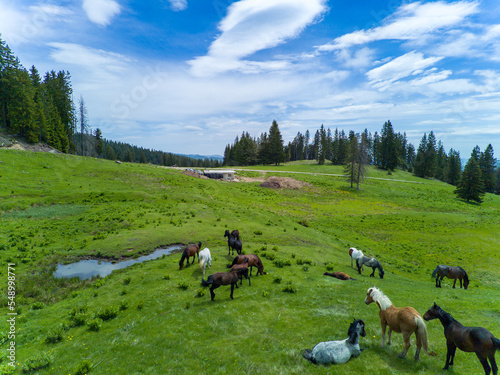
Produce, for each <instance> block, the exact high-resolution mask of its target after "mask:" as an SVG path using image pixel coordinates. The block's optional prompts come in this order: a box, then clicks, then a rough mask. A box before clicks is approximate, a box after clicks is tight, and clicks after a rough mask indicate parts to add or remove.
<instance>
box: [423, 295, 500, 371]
mask: <svg viewBox="0 0 500 375" xmlns="http://www.w3.org/2000/svg"><path fill="white" fill-rule="evenodd" d="M424 319H425V320H432V319H439V320H440V321H441V324H442V325H443V327H444V337H446V346H447V348H448V350H447V352H446V364H445V365H444V368H443V370H448V367H450V366H453V359H455V351H456V350H457V348H458V349H460V350H462V351H464V352H475V353H476V355H477V358H478V359H479V362H481V364H482V365H483V368H484V372H485V374H486V375H489V374H490V372H491V370H493V375H497V374H498V367H497V364H496V362H495V352H496V350H497V349H498V350H500V340H499V339H497V338H495V336H493V335H492V334H491V333H490V331H488V330H487V329H486V328H482V327H465V326H463V325H462V324H460V323H459V322H458V321H456V320H455V319H454V318H453V317H452V316H451V315H450V314H449V313H447V312H446V311H444V310H443V309H442V308H441V307H439V306H438V305H436V303H435V302H434V306H432V307H431V308H430V309H429V310H427V312H426V313H425V314H424ZM488 359H489V360H490V363H491V367H490V365H489V364H488Z"/></svg>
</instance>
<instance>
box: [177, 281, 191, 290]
mask: <svg viewBox="0 0 500 375" xmlns="http://www.w3.org/2000/svg"><path fill="white" fill-rule="evenodd" d="M177 286H178V287H179V289H182V290H186V289H188V288H189V284H188V283H187V282H185V281H181V282H180V283H179V284H177Z"/></svg>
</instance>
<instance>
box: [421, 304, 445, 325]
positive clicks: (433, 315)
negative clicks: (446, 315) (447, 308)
mask: <svg viewBox="0 0 500 375" xmlns="http://www.w3.org/2000/svg"><path fill="white" fill-rule="evenodd" d="M439 310H441V308H440V307H439V306H438V305H437V304H436V302H434V305H432V307H431V308H430V309H429V310H427V311H426V313H425V314H424V316H423V318H424V320H425V321H429V320H432V319H437V318H438V317H439Z"/></svg>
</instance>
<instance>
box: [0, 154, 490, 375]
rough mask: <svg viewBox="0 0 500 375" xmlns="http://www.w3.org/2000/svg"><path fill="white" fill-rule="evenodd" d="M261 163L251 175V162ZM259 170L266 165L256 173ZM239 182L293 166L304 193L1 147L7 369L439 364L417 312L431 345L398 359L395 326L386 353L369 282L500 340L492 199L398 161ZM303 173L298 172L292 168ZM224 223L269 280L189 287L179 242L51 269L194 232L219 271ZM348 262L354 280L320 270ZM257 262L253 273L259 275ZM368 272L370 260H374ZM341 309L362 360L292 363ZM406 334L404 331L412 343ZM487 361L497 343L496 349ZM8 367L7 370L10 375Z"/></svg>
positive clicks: (461, 364)
mask: <svg viewBox="0 0 500 375" xmlns="http://www.w3.org/2000/svg"><path fill="white" fill-rule="evenodd" d="M256 170H259V172H257V171H256ZM260 171H265V172H260ZM238 172H239V176H240V177H244V176H247V177H254V178H255V177H260V176H263V177H267V176H271V175H274V176H281V177H291V178H294V179H296V180H300V181H304V182H308V183H309V184H311V185H310V186H307V187H303V188H301V189H295V190H292V189H268V188H262V187H260V186H259V182H258V181H253V182H222V181H215V180H207V179H198V178H193V177H189V176H186V175H184V174H182V171H180V170H176V169H169V168H162V167H158V166H152V165H144V164H130V163H122V164H117V163H114V162H111V161H107V160H101V159H94V158H83V157H77V156H72V155H63V154H57V155H56V154H50V153H33V152H26V151H15V150H0V219H1V220H0V259H1V264H3V267H4V272H3V273H2V274H3V275H4V276H3V278H2V280H1V283H2V284H1V285H2V290H4V291H7V290H8V275H7V271H8V264H14V266H13V267H12V268H14V270H13V272H14V273H15V280H11V281H14V282H13V283H11V287H12V288H11V289H12V291H13V293H11V296H12V295H13V294H14V293H15V299H12V298H11V299H9V295H8V293H5V292H4V293H2V297H1V299H0V302H1V306H2V311H1V313H2V314H3V316H4V317H10V316H9V315H7V313H9V312H11V311H10V310H9V309H8V307H9V302H12V301H14V302H15V303H16V308H17V310H16V311H17V313H18V315H17V316H16V317H15V318H16V319H15V332H14V333H15V339H14V340H15V344H16V352H15V354H16V360H15V364H16V370H15V371H17V372H21V371H23V370H24V371H26V372H27V373H30V371H29V369H32V371H31V372H32V373H38V374H73V375H74V374H78V373H82V374H83V373H90V374H127V375H131V374H195V373H198V374H202V373H203V374H205V373H206V374H227V373H238V374H257V373H259V374H327V373H342V374H360V373H370V374H424V373H437V372H440V371H441V370H440V369H441V368H442V367H443V366H444V362H445V359H446V343H445V339H444V335H443V331H442V327H441V325H440V323H439V322H438V321H431V322H428V323H427V329H428V333H429V346H430V355H426V354H421V361H420V362H415V361H414V360H413V355H414V350H415V345H412V347H411V348H410V350H409V353H408V357H407V358H406V359H399V358H398V354H399V353H400V352H401V350H402V346H403V339H402V337H401V335H400V334H398V333H394V334H393V343H392V345H391V346H386V347H384V348H380V347H379V344H380V338H381V332H380V323H379V318H378V308H377V306H375V305H370V306H366V305H365V304H364V302H363V301H364V298H365V295H366V291H367V289H368V288H369V287H371V286H373V285H376V286H377V287H379V288H380V289H382V291H383V292H384V293H385V294H386V295H387V296H388V297H389V298H390V299H391V300H392V302H393V303H394V305H395V306H413V307H414V308H416V309H417V310H418V311H419V312H420V313H421V314H422V315H423V314H424V313H425V311H426V310H427V309H428V308H430V307H431V305H432V304H433V303H434V302H436V303H438V304H439V305H440V306H441V307H442V308H443V309H445V310H446V311H448V312H449V313H451V314H452V315H453V316H454V317H455V318H456V319H457V320H459V321H460V322H462V323H463V324H464V325H471V326H483V327H486V328H488V329H489V330H490V331H491V332H492V333H493V334H494V335H495V336H496V337H500V330H499V328H498V319H499V318H500V306H499V304H498V301H499V300H500V256H499V255H498V249H499V245H500V238H499V236H498V233H500V220H499V217H500V196H494V195H490V194H487V195H486V196H485V200H484V203H482V204H481V205H475V204H467V203H465V202H462V201H460V200H458V199H456V197H455V195H454V194H453V190H454V187H452V186H450V185H446V184H444V183H441V182H438V181H433V180H423V179H418V178H416V177H414V176H412V175H410V174H408V173H405V172H402V171H396V172H395V173H393V174H392V175H387V174H386V173H384V172H383V171H380V170H376V169H370V170H369V174H368V176H369V177H370V178H367V179H366V180H365V181H364V182H363V184H362V185H361V189H360V190H353V189H350V188H349V184H348V183H347V182H346V181H345V178H343V177H338V176H335V175H341V174H342V168H341V167H335V166H331V165H326V166H319V165H315V164H300V163H294V164H290V165H285V166H280V167H262V166H259V167H255V168H253V169H250V168H248V169H247V170H245V171H238ZM297 172H300V173H297ZM226 229H229V230H232V229H238V230H239V231H240V234H241V238H242V241H243V251H244V252H245V253H255V254H258V255H259V256H260V258H261V259H262V261H263V263H264V271H265V272H266V274H265V275H263V276H258V277H253V278H252V279H251V282H252V285H251V286H248V282H247V281H246V280H245V281H244V282H243V285H242V286H241V287H240V288H238V289H235V291H234V300H231V299H230V298H229V293H230V290H229V287H227V286H223V287H221V288H219V289H217V290H215V293H216V297H215V301H210V293H209V292H208V289H206V288H203V287H202V286H201V284H200V281H201V277H202V273H201V270H200V269H199V268H198V266H197V265H194V266H189V267H187V268H184V269H182V270H179V265H178V262H179V259H180V254H178V253H177V254H173V255H169V256H166V257H162V258H160V259H157V260H153V261H148V262H144V263H140V264H136V265H134V266H132V267H129V268H126V269H123V270H120V271H116V272H114V273H113V274H111V275H110V276H108V277H106V278H103V279H94V280H87V281H80V280H78V279H70V280H67V279H54V278H53V277H52V273H53V272H54V270H55V267H56V265H57V264H59V263H70V262H74V261H77V260H81V259H90V258H95V259H101V260H112V261H120V260H124V259H126V258H127V259H128V258H130V259H133V258H138V257H139V256H141V255H144V254H147V253H150V252H152V251H153V250H155V249H156V248H159V247H162V246H167V245H171V244H183V245H185V244H188V243H194V242H198V241H201V242H202V248H204V247H208V248H209V249H210V251H211V253H212V267H211V269H210V270H208V273H207V275H208V274H211V273H214V272H221V271H225V270H226V264H228V263H230V262H231V260H232V258H233V256H230V255H228V249H227V241H226V239H225V238H224V237H223V235H224V231H225V230H226ZM351 246H354V247H356V248H358V249H361V250H362V251H363V252H364V253H365V255H371V256H375V257H377V259H379V261H380V262H381V263H382V265H383V266H384V270H385V277H384V279H383V280H381V279H380V278H378V277H376V278H371V277H369V276H368V275H369V269H365V270H364V271H363V274H362V275H359V274H357V271H355V270H354V269H352V268H351V266H350V258H349V255H348V249H349V247H351ZM438 264H448V265H460V266H462V267H463V268H465V269H466V270H467V272H468V273H469V276H470V279H471V284H470V286H469V289H468V290H463V289H460V288H457V289H452V288H451V285H452V281H451V280H448V279H445V280H444V281H443V287H442V288H440V289H438V288H436V287H435V286H434V280H433V279H431V276H430V275H431V273H432V270H433V269H434V268H435V267H436V265H438ZM325 271H343V272H346V273H348V274H350V275H351V276H353V277H354V278H356V279H357V280H355V281H340V280H337V279H334V278H331V277H327V276H323V273H324V272H325ZM254 273H255V271H254ZM376 275H378V273H376ZM353 318H358V319H363V320H364V322H365V324H366V331H367V336H366V337H364V338H361V340H360V341H361V346H362V347H364V348H366V349H365V350H364V351H363V352H362V354H361V356H360V357H358V358H353V359H351V360H350V361H349V362H348V363H347V364H344V365H335V366H327V367H324V366H318V365H313V364H311V363H309V362H308V361H306V360H304V359H303V358H302V355H301V352H302V350H303V349H306V348H312V347H313V346H314V345H315V344H317V343H318V342H320V341H328V340H340V339H344V338H346V337H347V328H348V326H349V323H350V322H352V319H353ZM0 330H1V331H2V345H1V349H2V351H1V353H2V354H1V355H0V359H1V362H0V369H2V370H3V372H4V373H9V372H8V371H9V369H10V366H9V364H8V363H9V362H10V359H9V358H8V355H9V352H8V351H7V349H8V348H9V346H10V342H11V341H12V340H11V339H10V338H9V334H11V333H12V330H11V326H10V325H9V322H8V321H7V318H4V319H3V320H2V324H1V325H0ZM414 340H415V339H414V336H412V343H414ZM497 358H498V355H497ZM453 372H454V373H456V374H474V373H475V374H481V373H483V370H482V366H481V364H480V363H479V361H478V360H477V358H476V357H475V355H474V354H473V353H463V352H460V351H458V352H457V355H456V358H455V365H454V366H453ZM12 373H16V372H12Z"/></svg>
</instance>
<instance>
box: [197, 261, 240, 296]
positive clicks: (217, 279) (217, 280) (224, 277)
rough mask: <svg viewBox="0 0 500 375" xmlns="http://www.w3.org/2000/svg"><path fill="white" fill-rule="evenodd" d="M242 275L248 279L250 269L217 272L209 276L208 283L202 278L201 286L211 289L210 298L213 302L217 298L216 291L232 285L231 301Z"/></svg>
mask: <svg viewBox="0 0 500 375" xmlns="http://www.w3.org/2000/svg"><path fill="white" fill-rule="evenodd" d="M240 275H242V276H245V277H246V278H247V279H248V268H247V267H244V268H240V269H239V270H235V271H229V272H216V273H214V274H213V275H210V276H208V278H207V281H205V280H203V277H202V278H201V285H203V286H209V285H211V287H210V297H211V300H212V301H213V300H214V298H215V293H214V289H217V288H218V287H220V286H221V285H231V295H230V296H231V299H234V298H233V291H234V287H235V286H236V288H238V280H239V279H240Z"/></svg>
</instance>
